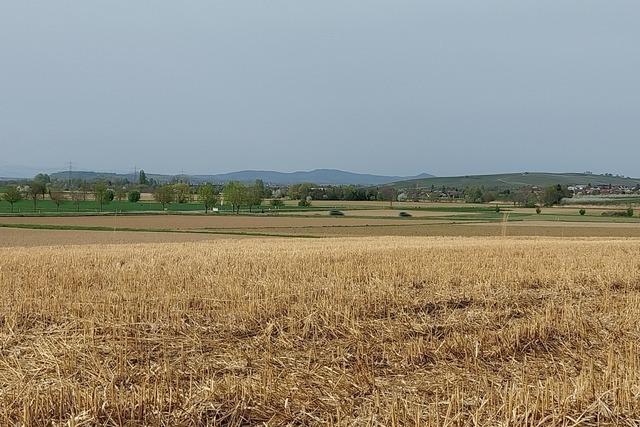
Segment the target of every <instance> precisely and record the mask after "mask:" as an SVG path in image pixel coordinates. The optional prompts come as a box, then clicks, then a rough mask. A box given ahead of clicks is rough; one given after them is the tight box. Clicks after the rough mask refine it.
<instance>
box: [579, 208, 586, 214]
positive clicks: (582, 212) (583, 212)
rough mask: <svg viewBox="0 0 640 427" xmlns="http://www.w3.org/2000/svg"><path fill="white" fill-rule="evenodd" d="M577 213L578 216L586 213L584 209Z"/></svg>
mask: <svg viewBox="0 0 640 427" xmlns="http://www.w3.org/2000/svg"><path fill="white" fill-rule="evenodd" d="M578 212H579V213H580V215H584V214H586V213H587V211H586V210H584V209H580V210H579V211H578Z"/></svg>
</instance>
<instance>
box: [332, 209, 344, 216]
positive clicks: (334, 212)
mask: <svg viewBox="0 0 640 427" xmlns="http://www.w3.org/2000/svg"><path fill="white" fill-rule="evenodd" d="M329 215H332V216H344V212H342V211H339V210H337V209H331V210H330V211H329Z"/></svg>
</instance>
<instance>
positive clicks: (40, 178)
mask: <svg viewBox="0 0 640 427" xmlns="http://www.w3.org/2000/svg"><path fill="white" fill-rule="evenodd" d="M33 182H34V183H35V182H37V183H38V189H39V190H40V193H39V194H41V195H42V200H44V196H46V195H47V186H48V185H49V184H51V177H50V176H49V175H47V174H46V173H39V174H38V175H36V176H35V177H34V178H33Z"/></svg>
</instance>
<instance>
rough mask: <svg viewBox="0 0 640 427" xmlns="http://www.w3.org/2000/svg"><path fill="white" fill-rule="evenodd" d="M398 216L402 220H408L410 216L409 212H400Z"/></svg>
mask: <svg viewBox="0 0 640 427" xmlns="http://www.w3.org/2000/svg"><path fill="white" fill-rule="evenodd" d="M398 215H400V216H401V217H404V218H408V217H410V216H411V214H410V213H409V212H400V213H399V214H398Z"/></svg>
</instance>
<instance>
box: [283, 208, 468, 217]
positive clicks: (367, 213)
mask: <svg viewBox="0 0 640 427" xmlns="http://www.w3.org/2000/svg"><path fill="white" fill-rule="evenodd" d="M400 212H402V211H401V210H397V209H352V210H348V209H347V210H343V211H342V213H343V214H345V216H347V217H349V216H357V217H385V218H399V216H400ZM408 212H409V213H410V214H411V216H412V217H416V218H428V217H442V216H455V215H477V213H475V212H436V211H419V210H414V211H408ZM291 214H292V215H304V216H321V217H327V216H329V211H324V212H322V211H320V212H304V211H303V212H292V213H291Z"/></svg>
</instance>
